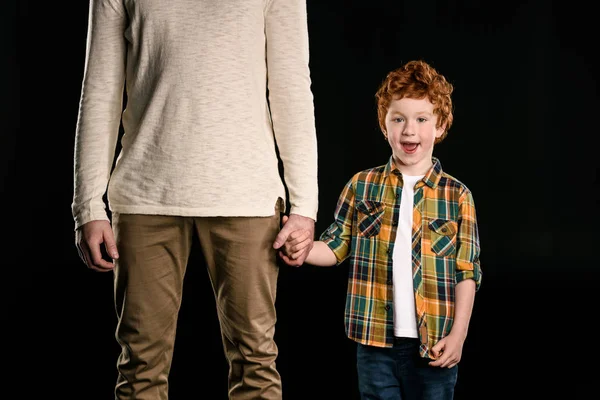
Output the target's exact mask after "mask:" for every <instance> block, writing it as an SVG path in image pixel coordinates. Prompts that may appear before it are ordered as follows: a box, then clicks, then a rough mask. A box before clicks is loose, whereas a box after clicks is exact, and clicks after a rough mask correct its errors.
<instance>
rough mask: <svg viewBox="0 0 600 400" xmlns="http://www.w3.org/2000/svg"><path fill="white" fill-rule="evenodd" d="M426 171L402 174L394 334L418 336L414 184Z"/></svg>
mask: <svg viewBox="0 0 600 400" xmlns="http://www.w3.org/2000/svg"><path fill="white" fill-rule="evenodd" d="M423 176H424V175H418V176H407V175H402V179H403V181H404V186H403V188H402V197H401V198H400V215H399V216H398V228H397V231H396V241H395V243H394V254H393V258H392V260H393V281H394V336H396V337H411V338H416V337H418V334H417V317H416V311H415V293H414V288H413V279H412V274H413V267H412V223H413V203H414V195H415V191H414V188H415V184H416V183H417V182H418V181H419V180H420V179H422V178H423Z"/></svg>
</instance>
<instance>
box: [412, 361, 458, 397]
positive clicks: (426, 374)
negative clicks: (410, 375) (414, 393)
mask: <svg viewBox="0 0 600 400" xmlns="http://www.w3.org/2000/svg"><path fill="white" fill-rule="evenodd" d="M429 361H431V360H429V359H424V358H420V359H419V360H418V362H417V368H416V371H417V374H418V375H419V379H420V382H421V400H452V399H453V398H454V388H455V386H456V380H457V377H458V365H455V366H454V367H452V368H440V367H432V366H431V365H429Z"/></svg>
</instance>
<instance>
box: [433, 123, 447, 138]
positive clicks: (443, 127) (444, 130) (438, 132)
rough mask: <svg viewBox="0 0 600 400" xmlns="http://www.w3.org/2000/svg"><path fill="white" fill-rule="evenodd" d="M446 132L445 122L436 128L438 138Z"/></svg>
mask: <svg viewBox="0 0 600 400" xmlns="http://www.w3.org/2000/svg"><path fill="white" fill-rule="evenodd" d="M444 132H446V125H445V124H444V125H442V126H440V127H439V128H435V137H436V138H439V137H441V136H442V135H443V134H444Z"/></svg>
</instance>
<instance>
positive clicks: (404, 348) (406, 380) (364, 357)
mask: <svg viewBox="0 0 600 400" xmlns="http://www.w3.org/2000/svg"><path fill="white" fill-rule="evenodd" d="M429 361H431V360H429V359H426V358H421V357H420V355H419V340H418V339H412V338H396V339H395V341H394V347H392V348H382V347H373V346H365V345H362V344H360V343H358V345H357V350H356V367H357V372H358V389H359V391H360V398H361V399H362V400H452V399H453V397H454V387H455V385H456V378H457V374H458V366H454V367H452V368H440V367H432V366H430V365H429V364H428V363H429Z"/></svg>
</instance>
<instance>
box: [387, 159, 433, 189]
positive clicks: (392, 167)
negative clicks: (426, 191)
mask: <svg viewBox="0 0 600 400" xmlns="http://www.w3.org/2000/svg"><path fill="white" fill-rule="evenodd" d="M431 161H433V166H432V167H431V168H430V169H429V171H427V173H426V174H425V176H424V177H423V179H422V181H423V182H424V183H425V184H426V185H427V186H429V187H431V188H432V189H434V188H435V187H436V186H437V185H438V184H439V183H440V179H442V164H441V162H440V160H439V159H437V158H436V157H431ZM390 174H395V175H397V176H402V173H401V172H400V170H399V169H398V167H397V166H396V164H395V163H394V157H393V156H390V159H389V160H388V162H387V164H386V165H385V167H384V169H383V177H384V178H387V177H388V176H389V175H390Z"/></svg>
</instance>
